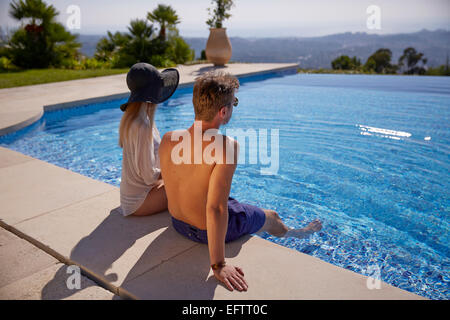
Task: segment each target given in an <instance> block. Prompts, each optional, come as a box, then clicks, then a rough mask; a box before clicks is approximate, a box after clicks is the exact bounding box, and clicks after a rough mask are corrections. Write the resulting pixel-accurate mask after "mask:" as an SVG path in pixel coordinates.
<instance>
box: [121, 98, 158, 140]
mask: <svg viewBox="0 0 450 320" xmlns="http://www.w3.org/2000/svg"><path fill="white" fill-rule="evenodd" d="M144 105H145V108H147V114H148V118H149V120H150V139H153V119H154V116H155V110H156V104H153V103H150V102H131V103H129V104H128V106H127V108H126V110H125V112H124V114H123V116H122V119H121V120H120V126H119V146H120V147H121V148H123V145H124V143H125V141H126V139H127V137H128V131H129V129H130V125H131V124H132V123H133V121H134V120H135V119H136V118H137V117H138V116H139V111H140V109H141V106H142V107H144Z"/></svg>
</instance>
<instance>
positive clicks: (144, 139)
mask: <svg viewBox="0 0 450 320" xmlns="http://www.w3.org/2000/svg"><path fill="white" fill-rule="evenodd" d="M152 131H153V132H152V135H153V141H152V139H151V136H150V134H151V133H150V120H149V118H148V115H147V108H146V106H145V104H144V105H142V106H141V108H140V110H139V116H138V117H137V118H136V119H135V120H134V121H133V122H132V123H131V125H130V127H129V132H128V136H127V137H126V138H125V139H124V140H125V141H124V143H123V158H122V179H121V181H120V208H121V211H122V214H123V215H124V216H128V215H130V214H132V213H134V212H135V211H136V210H137V209H139V207H140V206H141V205H142V204H143V203H144V200H145V198H146V197H147V194H148V193H149V192H150V190H151V189H152V188H153V187H154V186H155V184H156V182H157V181H158V178H159V176H160V173H161V167H160V162H159V155H158V149H159V144H160V143H161V137H160V135H159V131H158V129H157V128H156V126H155V124H153V130H152Z"/></svg>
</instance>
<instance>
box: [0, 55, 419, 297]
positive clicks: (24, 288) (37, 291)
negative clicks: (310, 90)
mask: <svg viewBox="0 0 450 320" xmlns="http://www.w3.org/2000/svg"><path fill="white" fill-rule="evenodd" d="M296 67H297V65H294V64H238V63H236V64H230V65H229V66H228V67H227V68H225V71H227V72H231V73H233V74H235V75H249V74H258V73H264V72H268V71H274V70H282V69H289V68H296ZM210 69H212V65H208V64H206V65H193V66H180V67H179V71H180V74H181V80H180V83H181V84H182V85H188V84H190V83H192V82H193V81H194V79H195V77H196V76H198V75H199V74H201V73H202V72H205V71H208V70H210ZM125 77H126V75H125V74H122V75H116V76H107V77H99V78H91V79H85V80H73V81H66V82H57V83H50V84H42V85H34V86H26V87H18V88H9V89H1V90H0V135H2V134H5V133H9V132H13V131H15V130H18V129H20V128H23V127H25V126H27V125H29V124H30V123H33V122H34V121H36V120H38V119H39V118H40V117H41V116H42V114H43V112H44V110H52V109H57V108H62V107H71V106H74V105H77V104H82V103H89V102H96V101H102V100H105V97H107V98H106V99H113V98H121V97H125V96H126V95H127V91H128V90H127V87H126V83H125ZM74 101H75V102H74ZM0 203H1V206H0V299H123V298H125V299H127V298H131V299H263V300H265V299H275V300H277V299H288V300H291V299H424V298H423V297H420V296H418V295H415V294H413V293H410V292H407V291H404V290H401V289H399V288H396V287H393V286H391V285H388V284H386V283H384V282H381V284H380V287H379V288H378V289H377V288H376V289H369V288H368V286H367V283H369V284H370V283H372V284H373V281H372V280H371V279H369V278H367V277H366V276H363V275H360V274H357V273H355V272H352V271H349V270H347V269H343V268H339V267H337V266H334V265H332V264H330V263H327V262H324V261H322V260H320V259H317V258H314V257H312V256H309V255H307V254H303V253H300V252H298V251H295V250H292V249H289V248H285V247H283V246H280V245H277V244H274V243H272V242H269V241H266V240H264V239H261V238H259V237H256V236H247V237H245V238H243V239H240V240H238V241H235V242H232V243H229V244H227V245H226V259H227V261H228V263H230V264H236V265H239V266H241V267H242V268H243V270H244V272H245V274H246V279H247V281H248V283H249V289H248V291H247V292H238V291H233V292H230V291H228V290H227V289H226V288H225V287H224V286H222V285H221V284H219V283H218V282H217V281H216V280H215V278H214V276H213V274H212V272H211V270H210V268H209V256H208V248H207V246H206V245H203V244H198V243H194V242H191V241H189V240H187V239H185V238H184V237H182V236H181V235H179V234H178V233H177V232H176V231H175V230H174V229H173V227H172V225H171V223H170V216H169V213H168V212H165V213H160V214H156V215H154V216H150V217H126V218H125V217H123V216H121V214H120V213H119V212H118V211H117V208H118V207H119V189H118V188H117V187H114V186H112V185H109V184H106V183H103V182H100V181H97V180H93V179H90V178H88V177H85V176H82V175H80V174H77V173H74V172H72V171H69V170H66V169H63V168H60V167H57V166H54V165H52V164H49V163H47V162H44V161H41V160H37V159H34V158H32V157H29V156H26V155H23V154H21V153H18V152H15V151H12V150H9V149H6V148H1V147H0ZM324 232H326V230H324ZM68 265H77V266H79V267H80V268H81V270H82V274H83V275H82V277H81V287H80V288H78V289H73V290H72V289H69V288H68V287H67V285H66V283H67V281H69V282H70V279H69V277H71V276H72V274H71V273H70V272H71V271H70V270H67V266H68Z"/></svg>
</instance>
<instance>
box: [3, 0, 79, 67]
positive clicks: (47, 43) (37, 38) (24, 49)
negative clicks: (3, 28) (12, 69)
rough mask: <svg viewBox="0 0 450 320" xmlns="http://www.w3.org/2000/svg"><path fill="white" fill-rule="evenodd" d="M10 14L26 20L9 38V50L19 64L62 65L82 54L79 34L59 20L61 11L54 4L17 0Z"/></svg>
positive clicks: (36, 0)
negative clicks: (57, 20) (78, 38)
mask: <svg viewBox="0 0 450 320" xmlns="http://www.w3.org/2000/svg"><path fill="white" fill-rule="evenodd" d="M9 14H10V16H11V17H12V18H14V19H16V20H18V21H20V22H22V26H21V27H20V28H19V29H18V30H17V31H16V32H15V33H14V34H13V35H12V37H11V39H10V41H9V46H10V48H9V50H8V51H9V52H8V53H9V55H10V56H11V58H12V61H13V63H14V64H15V65H17V66H19V67H23V68H47V67H49V66H54V67H58V66H61V65H62V64H63V63H64V61H65V60H73V59H74V58H75V57H77V56H78V55H79V53H78V49H79V48H80V46H81V45H80V44H79V43H78V42H76V39H77V36H76V35H72V34H71V33H70V32H68V31H66V29H65V28H64V26H63V25H62V24H61V23H59V22H56V20H55V18H56V17H57V16H58V14H59V13H58V12H57V11H56V9H55V8H54V7H53V6H52V5H47V4H46V3H45V2H43V1H42V0H20V1H17V0H14V1H12V3H11V4H10V10H9ZM25 23H26V24H25ZM24 24H25V26H24Z"/></svg>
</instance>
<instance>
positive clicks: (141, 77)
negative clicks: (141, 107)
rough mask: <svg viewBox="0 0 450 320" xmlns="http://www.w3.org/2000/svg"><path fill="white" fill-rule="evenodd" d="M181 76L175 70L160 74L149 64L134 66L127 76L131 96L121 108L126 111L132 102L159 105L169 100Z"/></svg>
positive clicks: (166, 70) (170, 69)
mask: <svg viewBox="0 0 450 320" xmlns="http://www.w3.org/2000/svg"><path fill="white" fill-rule="evenodd" d="M179 81H180V74H179V73H178V70H177V69H175V68H168V69H165V70H164V71H162V72H159V71H158V69H156V68H155V67H154V66H152V65H151V64H148V63H143V62H139V63H136V64H135V65H133V66H132V67H131V68H130V71H128V74H127V85H128V89H130V91H131V94H130V97H129V98H128V101H127V102H126V103H124V104H122V105H121V106H120V110H122V111H125V110H126V108H127V106H128V104H129V103H131V102H151V103H154V104H159V103H162V102H164V101H166V100H167V99H169V98H170V97H171V96H172V95H173V93H174V92H175V90H176V89H177V87H178V83H179Z"/></svg>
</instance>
